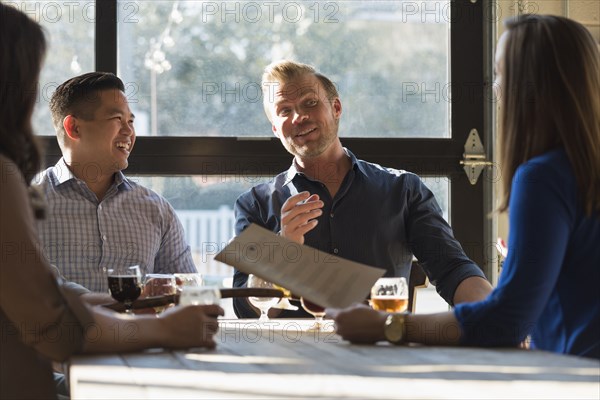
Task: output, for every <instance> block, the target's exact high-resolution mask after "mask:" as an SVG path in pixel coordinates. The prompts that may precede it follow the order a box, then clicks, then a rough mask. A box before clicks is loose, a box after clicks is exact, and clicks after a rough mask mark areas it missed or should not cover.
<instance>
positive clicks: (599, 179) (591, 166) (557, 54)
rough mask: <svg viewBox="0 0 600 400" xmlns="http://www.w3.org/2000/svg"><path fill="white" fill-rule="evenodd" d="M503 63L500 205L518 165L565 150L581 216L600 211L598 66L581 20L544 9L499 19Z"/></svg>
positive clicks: (504, 207)
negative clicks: (502, 23) (502, 26)
mask: <svg viewBox="0 0 600 400" xmlns="http://www.w3.org/2000/svg"><path fill="white" fill-rule="evenodd" d="M505 25H506V27H507V29H508V31H507V33H506V35H507V38H506V40H505V46H506V47H505V48H504V60H503V61H501V62H502V64H503V65H502V71H503V72H502V83H501V95H502V97H501V105H502V107H501V108H502V110H501V113H502V114H501V129H500V130H501V139H502V144H501V146H500V151H501V160H502V165H503V172H504V177H503V189H504V197H503V199H502V202H501V205H500V210H501V211H506V210H507V208H508V202H509V199H510V189H511V181H512V178H513V176H514V174H515V171H516V169H517V167H518V166H519V165H520V164H522V163H524V162H526V161H527V160H529V159H531V158H533V157H535V156H538V155H540V154H542V153H545V152H547V151H549V150H552V149H556V148H564V150H565V152H566V154H567V156H568V158H569V161H570V163H571V166H572V168H573V171H574V174H575V178H576V180H577V186H578V189H579V194H580V198H581V199H582V205H583V207H584V210H585V212H586V214H587V215H590V216H591V215H592V214H594V213H600V68H599V62H600V60H599V52H598V45H597V43H596V42H595V40H594V39H593V37H592V36H591V34H590V33H589V32H588V31H587V29H586V28H585V27H583V26H582V25H581V24H579V23H577V22H575V21H572V20H570V19H567V18H563V17H558V16H549V15H524V16H520V17H516V18H513V19H510V20H508V21H506V22H505Z"/></svg>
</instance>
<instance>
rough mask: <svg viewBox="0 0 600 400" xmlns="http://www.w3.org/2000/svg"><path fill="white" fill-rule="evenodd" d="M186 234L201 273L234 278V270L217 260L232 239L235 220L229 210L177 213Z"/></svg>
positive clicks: (181, 211)
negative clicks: (217, 255)
mask: <svg viewBox="0 0 600 400" xmlns="http://www.w3.org/2000/svg"><path fill="white" fill-rule="evenodd" d="M175 212H176V213H177V216H178V217H179V220H180V221H181V223H182V225H183V229H184V230H185V239H186V241H187V243H188V244H189V245H190V247H191V248H192V256H193V257H194V262H195V263H196V267H197V268H198V272H200V273H202V274H204V275H220V276H231V275H232V274H233V268H231V267H230V266H228V265H225V264H223V263H220V262H218V261H215V260H214V259H213V258H214V256H215V255H216V254H217V253H218V252H219V251H220V250H221V249H222V248H223V247H224V246H226V245H227V243H228V242H229V240H230V239H231V238H233V235H234V233H233V232H234V231H233V225H234V216H233V210H232V209H231V208H229V207H228V206H221V207H219V209H218V210H176V211H175Z"/></svg>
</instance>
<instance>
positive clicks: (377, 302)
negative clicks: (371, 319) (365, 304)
mask: <svg viewBox="0 0 600 400" xmlns="http://www.w3.org/2000/svg"><path fill="white" fill-rule="evenodd" d="M371 307H373V308H374V309H375V310H379V311H385V312H391V313H398V312H403V311H406V309H407V308H408V285H407V284H406V278H379V279H378V280H377V282H375V284H374V285H373V287H372V288H371Z"/></svg>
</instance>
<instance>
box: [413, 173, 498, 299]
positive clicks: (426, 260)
mask: <svg viewBox="0 0 600 400" xmlns="http://www.w3.org/2000/svg"><path fill="white" fill-rule="evenodd" d="M404 179H406V181H405V183H406V188H407V191H406V196H407V199H406V202H407V204H408V207H409V209H408V217H407V227H406V229H407V237H408V238H409V240H410V247H411V250H412V252H413V253H414V255H415V256H416V257H417V259H418V260H419V263H420V264H421V266H422V267H423V269H424V270H425V272H426V273H427V276H428V277H429V280H430V281H431V283H432V284H433V285H434V286H435V287H436V290H437V292H438V293H439V294H440V296H441V297H442V298H443V299H444V300H446V302H448V304H450V305H452V304H454V301H453V299H454V293H455V292H456V288H457V287H458V285H459V284H460V283H461V282H462V281H463V280H464V279H466V278H469V277H472V276H478V277H481V278H484V279H486V278H485V275H484V273H483V271H481V269H480V268H479V267H478V266H477V264H475V263H474V262H473V261H472V260H471V259H470V258H469V257H467V255H466V254H465V252H464V251H463V249H462V247H461V245H460V243H459V242H458V240H456V239H455V238H454V234H453V232H452V228H451V227H450V225H448V223H447V222H446V220H444V218H443V216H442V211H441V209H440V207H439V205H438V203H437V201H436V200H435V197H434V195H433V193H432V192H431V191H430V190H429V189H428V188H427V186H425V184H424V183H423V182H422V181H421V179H419V177H417V176H416V175H414V174H405V175H404Z"/></svg>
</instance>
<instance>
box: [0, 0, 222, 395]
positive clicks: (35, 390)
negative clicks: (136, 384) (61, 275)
mask: <svg viewBox="0 0 600 400" xmlns="http://www.w3.org/2000/svg"><path fill="white" fill-rule="evenodd" d="M45 49H46V41H45V38H44V34H43V32H42V30H41V27H40V26H39V25H38V24H37V23H35V22H34V21H32V20H31V19H29V18H28V17H27V16H25V14H23V13H21V12H20V11H18V10H16V9H15V8H13V7H9V6H5V5H3V4H2V3H0V187H1V191H0V211H1V213H0V398H1V399H5V398H10V399H14V398H28V399H33V398H52V397H56V395H55V391H54V383H53V380H52V369H51V366H50V360H56V361H61V360H64V359H66V358H68V357H69V356H71V355H72V354H75V353H80V352H84V353H90V352H121V351H134V350H140V349H144V348H148V347H171V348H186V347H197V346H207V347H213V346H214V345H215V342H214V341H213V335H214V334H215V332H216V331H217V328H218V325H217V320H216V316H217V315H222V314H223V310H222V309H221V308H220V307H218V306H191V307H175V308H173V309H171V310H169V311H167V312H165V313H163V314H162V315H161V318H155V317H154V316H135V317H131V316H128V315H121V314H116V313H113V312H111V311H108V310H105V309H100V308H97V307H91V306H88V305H86V304H84V303H82V302H81V301H80V299H79V297H78V296H77V295H76V294H74V293H70V292H69V291H68V289H66V288H65V287H61V286H59V284H58V283H57V280H56V278H55V277H54V275H53V273H52V272H51V269H50V266H49V264H48V262H47V261H46V259H45V258H44V256H43V255H42V253H41V252H40V251H39V244H38V241H37V235H36V231H35V217H34V212H33V206H32V201H31V200H30V192H29V188H28V187H29V183H30V181H31V179H32V177H33V176H34V174H35V173H36V172H37V171H38V170H39V167H40V158H41V155H40V151H39V150H38V147H37V145H36V141H35V138H34V136H33V132H32V128H31V114H32V112H33V108H34V105H35V101H36V98H37V92H36V90H35V88H36V85H37V82H38V77H39V71H40V67H41V63H42V60H43V57H44V53H45ZM116 332H118V333H119V335H116Z"/></svg>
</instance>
